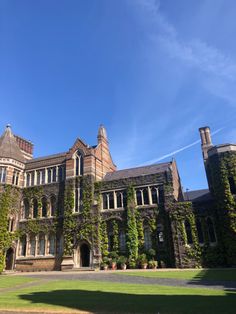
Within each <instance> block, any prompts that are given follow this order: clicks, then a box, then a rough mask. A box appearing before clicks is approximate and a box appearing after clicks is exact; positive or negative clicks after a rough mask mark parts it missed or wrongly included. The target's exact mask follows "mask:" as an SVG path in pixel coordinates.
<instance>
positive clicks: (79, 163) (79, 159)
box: [75, 150, 84, 176]
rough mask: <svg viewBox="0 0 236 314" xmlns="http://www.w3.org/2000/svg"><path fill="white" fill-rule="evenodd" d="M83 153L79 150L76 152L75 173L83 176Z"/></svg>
mask: <svg viewBox="0 0 236 314" xmlns="http://www.w3.org/2000/svg"><path fill="white" fill-rule="evenodd" d="M83 163H84V161H83V155H82V153H81V152H80V151H79V150H78V151H77V153H76V154H75V175H76V176H82V175H83V168H84V167H83Z"/></svg>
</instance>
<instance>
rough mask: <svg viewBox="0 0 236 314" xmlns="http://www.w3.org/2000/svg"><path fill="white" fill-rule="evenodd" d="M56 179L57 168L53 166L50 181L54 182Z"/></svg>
mask: <svg viewBox="0 0 236 314" xmlns="http://www.w3.org/2000/svg"><path fill="white" fill-rule="evenodd" d="M56 181H57V168H56V167H53V168H52V182H56Z"/></svg>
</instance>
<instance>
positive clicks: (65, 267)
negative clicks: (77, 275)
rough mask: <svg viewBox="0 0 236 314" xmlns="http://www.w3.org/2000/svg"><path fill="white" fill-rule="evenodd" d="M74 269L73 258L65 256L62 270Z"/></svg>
mask: <svg viewBox="0 0 236 314" xmlns="http://www.w3.org/2000/svg"><path fill="white" fill-rule="evenodd" d="M73 267H74V260H73V258H72V257H71V256H63V259H62V263H61V270H62V271H67V270H71V269H73Z"/></svg>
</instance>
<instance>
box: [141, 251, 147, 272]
mask: <svg viewBox="0 0 236 314" xmlns="http://www.w3.org/2000/svg"><path fill="white" fill-rule="evenodd" d="M147 265H148V263H147V256H146V254H145V253H143V254H141V255H140V256H139V266H140V267H141V268H142V269H146V268H147Z"/></svg>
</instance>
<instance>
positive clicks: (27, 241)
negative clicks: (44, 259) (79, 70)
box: [25, 234, 29, 256]
mask: <svg viewBox="0 0 236 314" xmlns="http://www.w3.org/2000/svg"><path fill="white" fill-rule="evenodd" d="M25 256H29V235H28V234H27V235H26V250H25Z"/></svg>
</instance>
